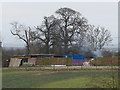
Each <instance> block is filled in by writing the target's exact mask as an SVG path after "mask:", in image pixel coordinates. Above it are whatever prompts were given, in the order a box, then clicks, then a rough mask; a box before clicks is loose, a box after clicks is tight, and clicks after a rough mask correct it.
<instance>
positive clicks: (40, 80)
mask: <svg viewBox="0 0 120 90" xmlns="http://www.w3.org/2000/svg"><path fill="white" fill-rule="evenodd" d="M27 68H28V67H27ZM2 74H3V77H2V78H3V79H2V82H3V84H2V87H3V88H28V87H29V88H118V87H119V86H118V70H102V69H101V70H88V69H84V70H69V71H68V70H61V71H58V70H51V71H50V70H38V71H35V70H29V69H26V70H21V69H18V68H17V69H16V70H15V69H13V68H11V69H7V68H6V69H3V73H2Z"/></svg>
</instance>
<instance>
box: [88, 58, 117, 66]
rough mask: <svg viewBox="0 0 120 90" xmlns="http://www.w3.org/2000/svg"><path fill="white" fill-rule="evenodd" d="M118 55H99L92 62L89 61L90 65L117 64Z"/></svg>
mask: <svg viewBox="0 0 120 90" xmlns="http://www.w3.org/2000/svg"><path fill="white" fill-rule="evenodd" d="M118 60H119V59H118V57H101V58H96V59H95V60H93V61H92V62H90V64H91V65H95V66H111V65H113V66H118V65H119V64H118Z"/></svg>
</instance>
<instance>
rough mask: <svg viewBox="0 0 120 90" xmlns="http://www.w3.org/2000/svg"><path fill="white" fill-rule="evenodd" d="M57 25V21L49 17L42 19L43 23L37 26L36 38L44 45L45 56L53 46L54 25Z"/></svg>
mask: <svg viewBox="0 0 120 90" xmlns="http://www.w3.org/2000/svg"><path fill="white" fill-rule="evenodd" d="M56 23H57V19H56V18H55V17H54V16H53V15H51V16H50V17H44V21H43V22H42V25H41V26H37V28H36V29H37V31H38V34H37V35H36V38H37V39H39V40H41V41H42V42H43V43H44V44H45V48H46V52H45V53H47V54H49V53H50V47H51V46H52V45H53V43H52V42H51V41H52V37H53V33H54V32H53V30H54V29H55V28H54V27H55V25H56Z"/></svg>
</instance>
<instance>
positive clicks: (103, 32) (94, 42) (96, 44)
mask: <svg viewBox="0 0 120 90" xmlns="http://www.w3.org/2000/svg"><path fill="white" fill-rule="evenodd" d="M86 39H87V41H88V42H89V45H90V47H91V49H92V50H94V51H95V50H97V49H99V50H100V49H102V48H103V47H104V46H105V45H107V44H109V43H110V42H111V41H112V38H111V34H110V32H109V31H108V30H107V29H105V28H103V27H95V26H94V25H90V26H89V29H88V31H87V36H86Z"/></svg>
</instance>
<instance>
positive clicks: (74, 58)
mask: <svg viewBox="0 0 120 90" xmlns="http://www.w3.org/2000/svg"><path fill="white" fill-rule="evenodd" d="M63 57H66V58H72V60H84V55H64V56H63Z"/></svg>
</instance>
